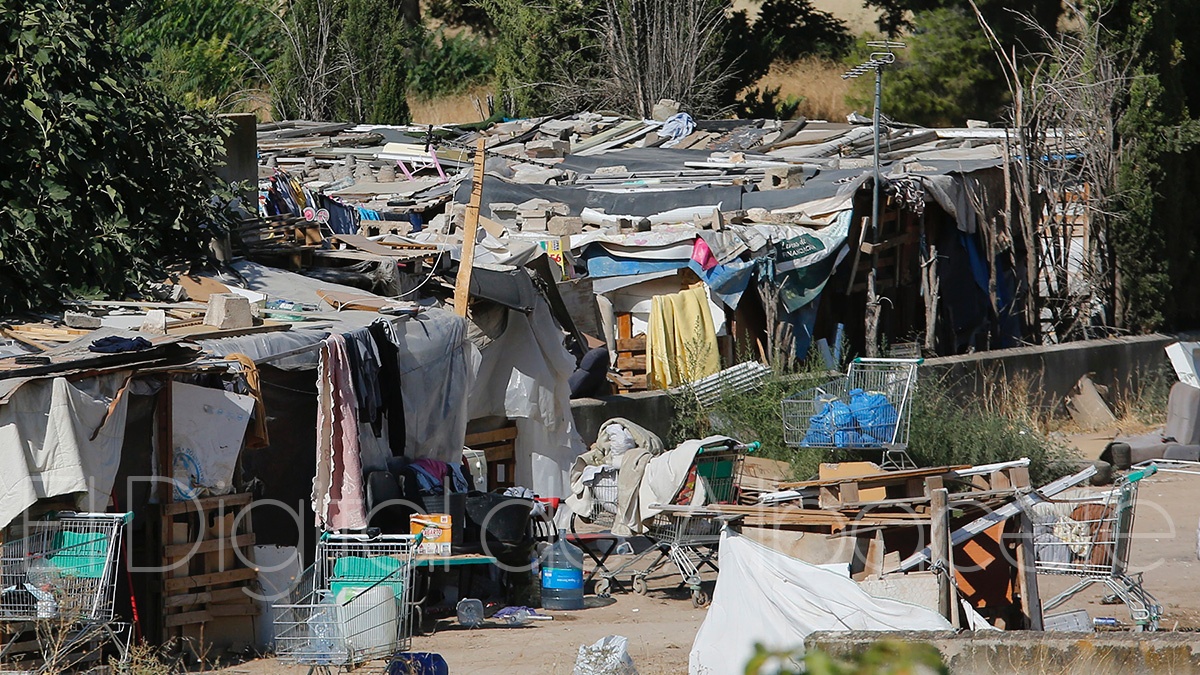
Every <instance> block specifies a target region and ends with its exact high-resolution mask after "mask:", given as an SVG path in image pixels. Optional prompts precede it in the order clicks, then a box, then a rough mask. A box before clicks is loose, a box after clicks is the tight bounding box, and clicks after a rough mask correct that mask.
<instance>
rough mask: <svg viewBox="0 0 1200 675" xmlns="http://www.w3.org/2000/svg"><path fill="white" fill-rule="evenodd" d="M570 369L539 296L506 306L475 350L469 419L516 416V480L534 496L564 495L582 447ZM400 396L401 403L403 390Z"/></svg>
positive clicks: (571, 362) (571, 364)
mask: <svg viewBox="0 0 1200 675" xmlns="http://www.w3.org/2000/svg"><path fill="white" fill-rule="evenodd" d="M574 370H575V359H574V358H573V357H572V356H571V354H570V353H569V352H568V351H567V350H566V348H565V347H563V332H562V329H561V328H559V326H558V324H557V323H555V321H554V318H553V317H552V316H551V314H550V308H549V306H548V305H547V304H546V301H545V300H544V299H542V298H541V297H539V298H538V299H537V302H536V303H535V306H534V310H533V312H532V313H531V314H529V315H525V314H522V313H520V312H515V311H511V310H509V311H508V321H507V326H506V327H505V330H504V333H503V334H501V335H500V336H499V337H497V338H496V339H494V340H493V341H492V342H490V343H489V344H488V345H487V346H486V347H484V348H483V350H482V351H481V352H480V360H479V368H478V370H477V371H476V376H475V379H476V382H477V383H478V384H477V386H476V387H475V388H474V389H473V390H472V391H471V396H470V400H469V402H468V405H467V409H468V410H469V411H470V418H471V419H479V418H483V417H493V416H496V417H507V418H509V419H513V420H515V421H516V425H517V438H516V454H517V474H516V477H515V478H516V483H517V484H518V485H523V486H525V487H528V488H530V489H532V490H533V491H534V492H536V493H538V494H539V495H565V494H568V491H569V486H570V470H571V464H572V463H573V462H574V461H575V457H577V456H578V455H579V454H580V453H582V452H583V450H584V447H583V441H582V440H581V439H580V438H579V433H578V432H577V431H576V430H575V419H574V417H572V415H571V389H570V386H569V385H568V383H567V380H568V378H569V377H570V376H571V373H572V372H574ZM404 396H405V401H406V403H407V399H408V390H407V389H405V392H404Z"/></svg>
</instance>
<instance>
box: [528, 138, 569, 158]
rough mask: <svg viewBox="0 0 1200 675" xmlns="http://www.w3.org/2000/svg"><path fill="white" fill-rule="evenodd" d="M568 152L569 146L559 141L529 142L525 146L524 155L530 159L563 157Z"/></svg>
mask: <svg viewBox="0 0 1200 675" xmlns="http://www.w3.org/2000/svg"><path fill="white" fill-rule="evenodd" d="M570 151H571V144H570V143H568V142H566V141H563V140H559V139H549V140H544V141H529V142H528V143H526V144H525V154H526V156H528V157H530V158H532V159H553V158H556V157H563V156H565V155H566V154H567V153H568V152H570Z"/></svg>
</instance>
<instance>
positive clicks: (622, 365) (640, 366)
mask: <svg viewBox="0 0 1200 675" xmlns="http://www.w3.org/2000/svg"><path fill="white" fill-rule="evenodd" d="M617 370H641V371H645V370H646V355H645V354H637V355H635V356H618V357H617Z"/></svg>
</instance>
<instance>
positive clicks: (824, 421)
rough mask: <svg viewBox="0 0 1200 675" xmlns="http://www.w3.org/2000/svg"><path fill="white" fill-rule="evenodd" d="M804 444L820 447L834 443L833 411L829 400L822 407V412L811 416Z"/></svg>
mask: <svg viewBox="0 0 1200 675" xmlns="http://www.w3.org/2000/svg"><path fill="white" fill-rule="evenodd" d="M803 445H806V446H808V447H818V448H820V447H828V446H830V445H833V411H832V409H831V408H830V407H829V403H828V402H826V403H825V405H824V406H822V407H821V412H819V413H817V414H816V415H813V416H812V417H811V418H809V420H808V431H807V432H806V433H805V434H804V441H803Z"/></svg>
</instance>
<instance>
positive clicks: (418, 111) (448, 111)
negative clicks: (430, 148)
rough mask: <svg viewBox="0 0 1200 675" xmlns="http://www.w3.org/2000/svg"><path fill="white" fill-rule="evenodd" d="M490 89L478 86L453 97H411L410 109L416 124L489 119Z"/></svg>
mask: <svg viewBox="0 0 1200 675" xmlns="http://www.w3.org/2000/svg"><path fill="white" fill-rule="evenodd" d="M490 93H492V90H491V88H490V87H486V86H478V87H472V88H471V89H469V90H467V91H465V92H463V93H461V94H453V95H451V96H439V97H436V98H431V99H421V98H418V97H416V96H410V97H409V99H408V108H409V110H410V111H411V112H412V121H413V123H414V124H468V123H470V122H479V121H481V120H485V119H487V117H488V112H487V97H488V94H490Z"/></svg>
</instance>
